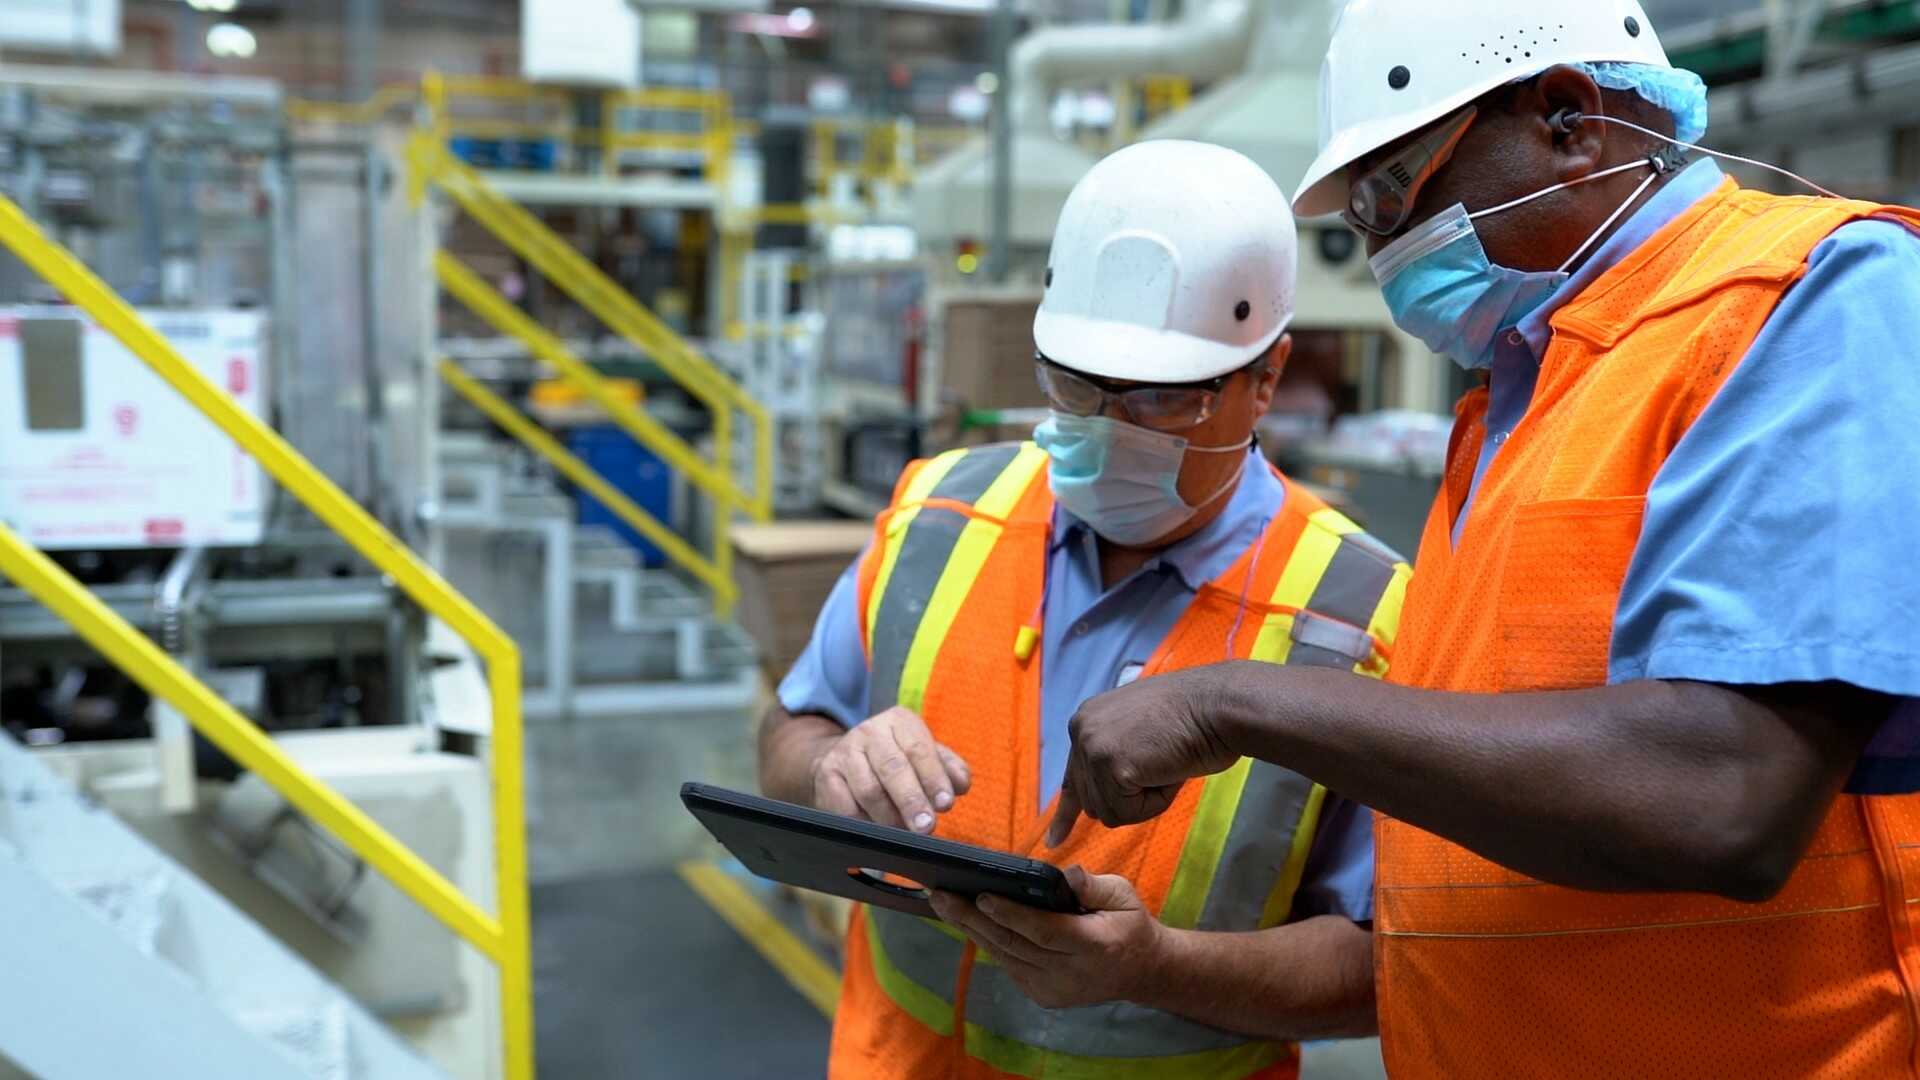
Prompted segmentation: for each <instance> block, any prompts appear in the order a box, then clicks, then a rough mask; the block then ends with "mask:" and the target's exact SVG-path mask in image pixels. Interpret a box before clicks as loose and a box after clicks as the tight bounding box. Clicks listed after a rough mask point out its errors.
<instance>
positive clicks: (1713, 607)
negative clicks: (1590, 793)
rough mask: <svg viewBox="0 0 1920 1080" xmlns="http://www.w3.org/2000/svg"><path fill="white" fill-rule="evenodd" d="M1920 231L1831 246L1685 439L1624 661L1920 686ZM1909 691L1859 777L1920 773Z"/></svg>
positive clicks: (1647, 551)
mask: <svg viewBox="0 0 1920 1080" xmlns="http://www.w3.org/2000/svg"><path fill="white" fill-rule="evenodd" d="M1916 339H1920V238H1917V237H1916V236H1915V235H1914V234H1913V233H1912V232H1910V231H1908V230H1907V229H1906V228H1904V227H1903V226H1900V225H1897V224H1893V223H1890V222H1878V221H1869V222H1860V223H1856V224H1853V225H1849V226H1847V227H1845V228H1843V229H1841V230H1839V231H1838V232H1836V233H1835V234H1834V235H1833V236H1831V237H1829V238H1828V239H1827V240H1826V241H1825V242H1824V243H1822V244H1821V245H1820V247H1819V248H1818V249H1816V250H1815V252H1814V254H1813V255H1812V256H1811V257H1810V258H1809V260H1808V273H1807V275H1806V277H1805V278H1803V279H1802V280H1801V282H1800V283H1799V284H1798V285H1796V286H1795V287H1794V288H1793V289H1792V290H1791V291H1790V292H1789V293H1788V294H1787V296H1786V297H1785V298H1784V299H1783V300H1782V302H1781V304H1780V306H1779V307H1778V308H1777V309H1776V310H1775V311H1774V313H1773V315H1772V316H1771V317H1770V318H1769V319H1768V321H1767V324H1766V326H1765V327H1764V328H1763V330H1762V332H1761V334H1760V335H1759V337H1758V338H1757V339H1756V340H1755V342H1754V344H1753V346H1752V348H1751V349H1750V350H1749V351H1748V353H1747V355H1746V356H1745V357H1744V358H1743V359H1742V361H1741V363H1740V365H1739V366H1738V367H1737V368H1736V369H1735V370H1734V372H1733V374H1732V375H1731V376H1729V377H1728V379H1727V382H1726V384H1725V385H1724V386H1723V387H1722V388H1721V390H1720V392H1719V394H1718V395H1716V396H1715V398H1714V400H1713V401H1712V403H1711V404H1709V405H1708V407H1707V408H1706V409H1705V410H1704V411H1703V412H1702V414H1701V416H1700V418H1699V420H1698V421H1696V422H1695V424H1694V425H1693V426H1692V428H1690V429H1689V430H1688V432H1687V434H1686V436H1685V437H1684V438H1683V439H1682V440H1681V441H1680V443H1679V445H1678V446H1677V447H1676V448H1675V449H1674V452H1673V454H1672V456H1671V457H1669V458H1668V460H1667V462H1666V464H1665V465H1664V467H1663V468H1662V469H1661V472H1660V474H1659V476H1658V477H1657V478H1656V480H1655V482H1654V484H1653V487H1652V489H1651V490H1650V492H1649V493H1648V497H1647V513H1646V522H1645V524H1644V526H1643V527H1642V532H1641V538H1640V543H1639V546H1638V548H1637V549H1636V551H1635V555H1634V561H1633V565H1632V568H1631V569H1630V571H1629V573H1628V577H1627V581H1626V585H1625V587H1624V589H1623V590H1622V593H1621V600H1620V607H1619V610H1618V612H1617V616H1616V620H1615V627H1614V639H1613V653H1612V660H1611V668H1610V678H1611V680H1612V681H1613V682H1616V683H1618V682H1626V681H1631V680H1635V679H1687V680H1697V681H1702V682H1714V683H1722V684H1730V685H1777V684H1781V683H1790V682H1841V683H1846V684H1849V685H1852V686H1856V687H1860V688H1862V689H1866V690H1871V691H1876V692H1879V693H1882V694H1887V695H1891V696H1893V697H1895V698H1900V699H1911V698H1916V697H1920V634H1916V633H1915V631H1914V627H1915V626H1916V625H1920V574H1916V573H1915V571H1914V557H1913V544H1914V539H1913V537H1914V522H1915V515H1916V512H1920V468H1916V465H1915V463H1916V462H1920V419H1916V418H1920V369H1916V368H1915V366H1914V364H1913V362H1912V357H1913V348H1914V342H1915V340H1916ZM1916 724H1920V709H1916V708H1914V707H1913V704H1912V702H1911V701H1905V702H1902V703H1901V705H1900V706H1899V707H1898V708H1897V709H1896V710H1895V713H1894V716H1893V718H1892V719H1891V720H1889V721H1888V722H1887V723H1886V724H1884V725H1883V726H1882V730H1881V732H1880V734H1879V736H1878V737H1877V738H1876V739H1875V740H1874V742H1873V744H1872V745H1870V746H1869V747H1868V749H1867V752H1866V755H1865V757H1864V758H1863V760H1862V763H1861V769H1860V772H1859V773H1857V774H1856V776H1855V778H1854V781H1853V783H1852V784H1851V785H1850V790H1861V791H1864V790H1872V791H1875V792H1888V791H1915V790H1920V727H1916Z"/></svg>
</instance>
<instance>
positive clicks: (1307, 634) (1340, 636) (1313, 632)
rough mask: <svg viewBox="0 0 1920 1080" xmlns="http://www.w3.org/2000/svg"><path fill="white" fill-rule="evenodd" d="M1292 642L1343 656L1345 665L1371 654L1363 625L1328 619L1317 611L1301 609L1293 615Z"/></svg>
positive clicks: (1355, 662)
mask: <svg viewBox="0 0 1920 1080" xmlns="http://www.w3.org/2000/svg"><path fill="white" fill-rule="evenodd" d="M1290 636H1291V637H1292V638H1293V640H1294V644H1295V645H1306V646H1310V647H1312V648H1316V649H1325V650H1326V651H1328V652H1333V653H1338V654H1339V655H1341V656H1344V657H1346V658H1347V664H1348V665H1349V666H1351V665H1353V664H1357V663H1359V662H1360V661H1362V660H1365V659H1366V658H1367V657H1369V656H1372V655H1373V638H1372V637H1371V636H1369V635H1368V634H1367V631H1366V629H1365V628H1364V627H1361V626H1356V625H1354V624H1353V623H1348V622H1341V621H1340V620H1338V619H1330V618H1328V617H1326V616H1325V615H1322V614H1320V613H1319V612H1317V611H1303V612H1301V613H1300V614H1298V615H1295V616H1294V617H1293V633H1292V634H1291V635H1290Z"/></svg>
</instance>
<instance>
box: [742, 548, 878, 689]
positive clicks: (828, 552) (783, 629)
mask: <svg viewBox="0 0 1920 1080" xmlns="http://www.w3.org/2000/svg"><path fill="white" fill-rule="evenodd" d="M732 537H733V547H734V553H735V559H734V564H733V566H734V570H733V576H734V581H735V582H736V583H737V584H738V585H739V586H740V609H739V617H740V626H741V628H742V629H744V630H746V631H747V633H748V634H750V635H752V636H753V640H754V641H755V642H757V643H758V644H759V646H760V663H761V666H762V667H763V668H764V670H765V671H766V673H767V675H768V677H769V678H772V679H776V680H778V679H780V678H783V677H784V676H785V675H786V673H787V669H789V668H791V667H792V666H793V662H794V661H795V660H797V659H799V657H800V652H801V650H803V649H805V648H806V645H807V639H808V638H809V637H811V636H812V634H813V623H814V618H815V616H817V615H819V613H820V607H821V605H823V604H825V603H826V602H827V595H828V594H829V593H831V592H833V583H834V582H835V581H837V580H838V579H839V577H840V574H841V573H842V572H843V571H845V570H846V568H847V566H848V565H849V564H850V563H852V562H853V560H854V558H855V557H856V556H858V555H859V554H860V552H861V551H862V550H864V549H865V548H866V546H867V542H868V541H869V540H870V539H871V538H872V537H873V525H872V523H870V522H854V521H781V522H775V523H773V524H771V525H735V526H734V527H733V530H732Z"/></svg>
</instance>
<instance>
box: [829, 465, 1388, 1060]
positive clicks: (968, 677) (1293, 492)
mask: <svg viewBox="0 0 1920 1080" xmlns="http://www.w3.org/2000/svg"><path fill="white" fill-rule="evenodd" d="M1046 462H1047V455H1046V453H1045V452H1044V451H1042V450H1040V449H1039V448H1037V447H1035V446H1034V445H1032V444H1031V443H1028V444H1025V445H1017V446H1016V445H1004V446H992V447H984V448H981V449H977V450H957V451H954V452H952V453H949V454H946V455H943V456H941V457H938V458H934V459H932V460H931V461H927V462H919V463H916V464H915V465H913V466H911V467H909V468H908V470H907V472H906V474H905V475H904V476H903V477H902V479H901V482H900V485H899V487H898V489H897V490H896V492H895V497H894V502H893V505H892V507H891V508H890V509H888V510H887V511H886V512H885V513H883V514H882V515H880V518H879V520H878V523H877V526H876V532H875V539H874V544H873V547H872V548H871V549H870V551H869V553H868V555H867V557H866V558H865V561H864V562H863V563H862V565H861V568H860V572H859V610H860V613H861V621H862V632H863V636H864V640H865V643H866V648H867V658H868V663H869V667H870V671H871V683H870V687H871V690H870V700H869V705H870V708H871V709H872V711H874V712H879V711H881V710H883V709H886V708H889V707H891V706H893V705H895V704H898V705H902V706H905V707H907V708H909V709H912V710H914V711H915V712H917V713H919V714H920V715H921V716H922V717H923V718H924V719H925V720H926V722H927V725H928V727H929V728H930V729H931V730H932V732H933V734H934V736H935V737H936V738H938V739H939V740H940V741H941V742H943V743H945V744H946V745H948V746H950V747H952V748H953V749H954V751H955V752H957V753H958V754H960V756H961V757H963V758H965V759H966V760H967V762H968V763H969V764H970V765H971V766H972V771H973V778H974V779H973V788H972V790H971V791H970V792H969V793H968V794H967V795H965V796H963V797H962V798H960V799H959V800H958V801H957V802H956V804H955V806H954V808H953V810H952V811H951V812H949V813H948V814H946V815H945V816H944V817H942V819H941V822H940V826H939V834H940V835H941V836H944V837H948V838H950V839H955V840H962V841H968V842H971V843H975V844H983V845H986V846H988V847H993V848H997V849H999V850H1002V851H1011V852H1017V853H1020V854H1023V855H1029V856H1032V857H1036V858H1045V859H1047V860H1049V861H1052V862H1056V863H1059V864H1060V865H1069V864H1072V863H1079V864H1081V865H1083V866H1085V867H1086V868H1087V869H1088V870H1089V871H1090V872H1092V873H1096V874H1122V875H1124V876H1125V877H1127V878H1128V879H1129V880H1131V881H1132V882H1133V883H1134V886H1135V888H1137V889H1138V890H1139V894H1140V898H1141V900H1142V901H1143V902H1144V903H1145V904H1146V905H1147V908H1148V909H1149V910H1150V911H1152V912H1154V913H1155V914H1156V915H1157V916H1158V917H1159V918H1160V919H1161V921H1162V922H1164V923H1166V924H1167V925H1169V926H1175V927H1182V928H1187V929H1201V930H1219V931H1251V930H1259V929H1264V928H1267V927H1272V926H1276V925H1279V924H1280V923H1282V922H1285V921H1286V919H1287V918H1288V915H1289V913H1290V910H1291V907H1292V903H1293V893H1294V890H1295V888H1296V887H1297V886H1298V884H1299V882H1300V876H1301V872H1302V870H1303V868H1304V866H1305V863H1306V858H1307V854H1308V851H1309V849H1310V847H1311V844H1312V840H1313V836H1314V830H1315V827H1316V825H1317V824H1318V821H1319V810H1320V805H1321V800H1322V799H1323V797H1324V795H1325V792H1324V791H1323V790H1322V789H1321V788H1320V787H1319V786H1317V785H1315V784H1314V783H1313V782H1312V781H1310V780H1307V779H1306V778H1305V777H1302V776H1300V775H1298V774H1296V773H1292V772H1289V771H1287V770H1285V769H1281V768H1279V767H1277V766H1274V765H1269V764H1265V763H1259V762H1253V761H1250V760H1243V761H1241V762H1240V763H1239V764H1238V765H1236V766H1235V767H1234V768H1232V769H1229V770H1228V771H1226V772H1224V773H1221V774H1220V775H1218V776H1215V777H1211V778H1209V779H1208V780H1207V781H1205V782H1204V783H1196V784H1189V785H1187V786H1186V788H1185V789H1184V790H1183V791H1182V792H1181V793H1180V796H1179V798H1178V799H1177V800H1176V801H1175V803H1174V805H1173V807H1172V809H1170V810H1169V811H1167V813H1166V814H1164V815H1163V816H1161V817H1160V818H1159V819H1157V820H1155V821H1153V822H1150V823H1147V824H1144V825H1140V826H1136V827H1133V828H1126V829H1117V830H1116V829H1106V828H1104V827H1101V826H1100V825H1098V824H1097V823H1094V822H1091V821H1084V822H1082V823H1081V826H1080V827H1079V828H1078V829H1077V830H1076V831H1075V832H1074V835H1073V837H1072V838H1071V839H1070V840H1069V841H1068V844H1067V846H1066V847H1065V848H1064V849H1062V850H1059V851H1046V850H1043V849H1041V847H1040V844H1039V831H1040V827H1041V825H1042V824H1043V823H1044V818H1043V816H1042V810H1043V808H1042V807H1041V806H1039V805H1038V792H1039V786H1040V775H1039V770H1040V762H1039V746H1040V666H1041V663H1040V661H1041V657H1040V654H1039V651H1038V649H1037V647H1036V645H1037V642H1036V635H1035V634H1034V633H1033V631H1032V630H1031V629H1027V628H1028V627H1029V624H1031V623H1032V622H1033V621H1034V616H1035V614H1036V613H1037V612H1039V611H1040V609H1041V596H1042V592H1043V590H1044V588H1045V582H1044V575H1045V571H1046V562H1047V543H1048V529H1049V528H1050V526H1051V522H1052V520H1053V495H1052V492H1051V491H1050V490H1049V487H1048V484H1047V480H1046V473H1047V470H1046ZM1410 574H1411V571H1410V570H1409V569H1408V567H1407V566H1406V564H1405V563H1402V562H1400V561H1399V559H1398V558H1397V557H1396V556H1394V555H1392V554H1391V553H1390V552H1388V551H1386V549H1385V548H1383V547H1381V546H1380V544H1379V543H1378V542H1376V541H1374V540H1373V539H1372V538H1370V537H1368V536H1367V535H1365V534H1364V533H1362V532H1360V531H1359V529H1358V527H1356V526H1355V525H1353V523H1351V522H1349V521H1348V520H1347V519H1346V518H1344V517H1341V516H1340V515H1339V514H1337V513H1335V512H1334V511H1332V510H1329V509H1327V508H1326V506H1325V505H1324V504H1323V503H1321V502H1320V501H1319V500H1317V499H1315V498H1314V497H1313V496H1311V495H1309V494H1307V493H1306V492H1304V491H1302V490H1300V489H1299V488H1297V487H1294V486H1291V485H1290V486H1289V487H1288V491H1287V499H1286V503H1285V505H1284V507H1283V508H1282V509H1281V511H1280V512H1279V514H1278V515H1276V517H1275V518H1274V520H1273V522H1272V523H1271V524H1270V525H1269V526H1268V527H1267V529H1266V531H1265V534H1264V535H1263V537H1262V541H1261V543H1259V544H1258V545H1256V546H1255V547H1254V548H1252V549H1250V550H1248V551H1247V552H1246V553H1245V554H1243V555H1242V556H1241V558H1240V559H1239V560H1238V561H1237V562H1236V563H1235V564H1234V566H1233V567H1232V568H1231V569H1229V570H1228V571H1227V572H1226V573H1225V574H1224V575H1223V576H1222V577H1221V578H1220V579H1219V580H1217V581H1214V582H1212V583H1210V584H1208V585H1206V586H1204V587H1202V588H1201V589H1200V591H1199V593H1198V594H1197V595H1196V596H1195V598H1194V599H1193V601H1192V602H1191V604H1190V606H1189V607H1188V609H1187V611H1186V613H1185V614H1184V615H1183V616H1182V618H1181V619H1180V621H1179V622H1178V624H1177V625H1176V626H1175V627H1174V629H1173V630H1172V631H1171V632H1170V633H1169V635H1168V637H1167V639H1166V641H1165V642H1163V643H1162V644H1161V645H1160V647H1159V648H1158V649H1157V650H1156V652H1155V654H1154V655H1153V657H1152V658H1151V659H1150V660H1149V661H1148V663H1147V665H1146V668H1145V672H1144V676H1143V677H1152V676H1154V675H1156V674H1159V673H1161V672H1166V671H1171V670H1175V669H1178V668H1184V667H1190V666H1194V665H1200V664H1208V663H1215V662H1218V661H1221V660H1225V659H1228V658H1229V657H1238V658H1246V657H1253V658H1258V659H1265V660H1270V661H1273V662H1275V663H1301V664H1323V665H1330V666H1338V667H1341V668H1348V669H1353V670H1357V671H1361V672H1363V673H1367V674H1371V675H1374V676H1376V677H1377V676H1378V675H1379V674H1381V673H1382V672H1384V671H1385V669H1386V666H1387V660H1388V656H1389V654H1390V653H1391V650H1392V647H1393V639H1394V630H1395V626H1396V624H1397V622H1398V615H1399V608H1400V603H1401V599H1402V597H1403V596H1404V595H1405V589H1406V582H1407V579H1408V577H1409V575H1410ZM1297 1060H1298V1055H1297V1052H1296V1049H1295V1047H1293V1046H1292V1045H1290V1044H1284V1043H1269V1042H1261V1041H1258V1040H1254V1039H1249V1038H1247V1037H1245V1036H1241V1035H1236V1034H1233V1033H1230V1032H1225V1031H1220V1030H1217V1029H1214V1028H1211V1027H1208V1026H1206V1025H1203V1024H1198V1023H1194V1022H1193V1021H1190V1020H1186V1019H1184V1018H1182V1017H1179V1016H1175V1015H1172V1014H1170V1013H1166V1012H1161V1011H1159V1010H1156V1009H1149V1008H1144V1007H1142V1006H1138V1005H1133V1004H1130V1003H1125V1002H1116V1003H1111V1004H1106V1005H1099V1006H1094V1007H1090V1008H1080V1009H1060V1010H1048V1009H1043V1008H1041V1007H1040V1006H1038V1005H1036V1004H1034V1003H1033V1001H1032V1000H1031V999H1029V998H1027V997H1026V995H1024V994H1022V993H1021V992H1020V991H1019V989H1018V988H1017V987H1016V986H1015V985H1014V984H1013V982H1012V981H1011V980H1009V979H1008V978H1007V977H1006V976H1005V974H1004V973H1002V972H1001V971H1000V969H999V968H997V967H995V966H994V965H993V964H992V963H991V962H990V961H989V960H988V959H987V958H985V957H976V956H975V954H974V952H973V949H972V947H971V946H970V945H968V944H966V942H965V940H964V939H963V938H961V937H960V935H959V934H958V933H957V932H956V931H954V930H952V929H951V928H949V927H947V926H944V925H942V924H940V923H936V922H933V921H930V920H923V919H919V918H915V917H913V916H909V915H903V914H900V913H898V912H895V911H891V910H888V909H885V908H862V909H861V910H860V911H858V912H857V913H856V915H855V917H854V921H853V924H852V927H851V929H850V931H849V936H848V942H847V959H846V979H845V984H844V987H843V989H842V991H841V996H840V1004H839V1007H838V1009H837V1010H836V1013H835V1016H834V1030H833V1053H832V1066H831V1070H830V1073H831V1075H832V1076H834V1077H841V1078H858V1080H871V1078H876V1077H901V1078H912V1080H936V1078H941V1077H968V1078H973V1077H997V1076H1025V1077H1038V1076H1042V1075H1045V1076H1052V1077H1076V1078H1082V1080H1098V1078H1105V1077H1115V1078H1126V1077H1156V1078H1162V1077H1164V1078H1170V1080H1179V1078H1185V1077H1192V1078H1195V1080H1198V1078H1203V1077H1204V1078H1206V1080H1217V1078H1234V1077H1292V1076H1294V1075H1296V1074H1297V1071H1298V1069H1297Z"/></svg>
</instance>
